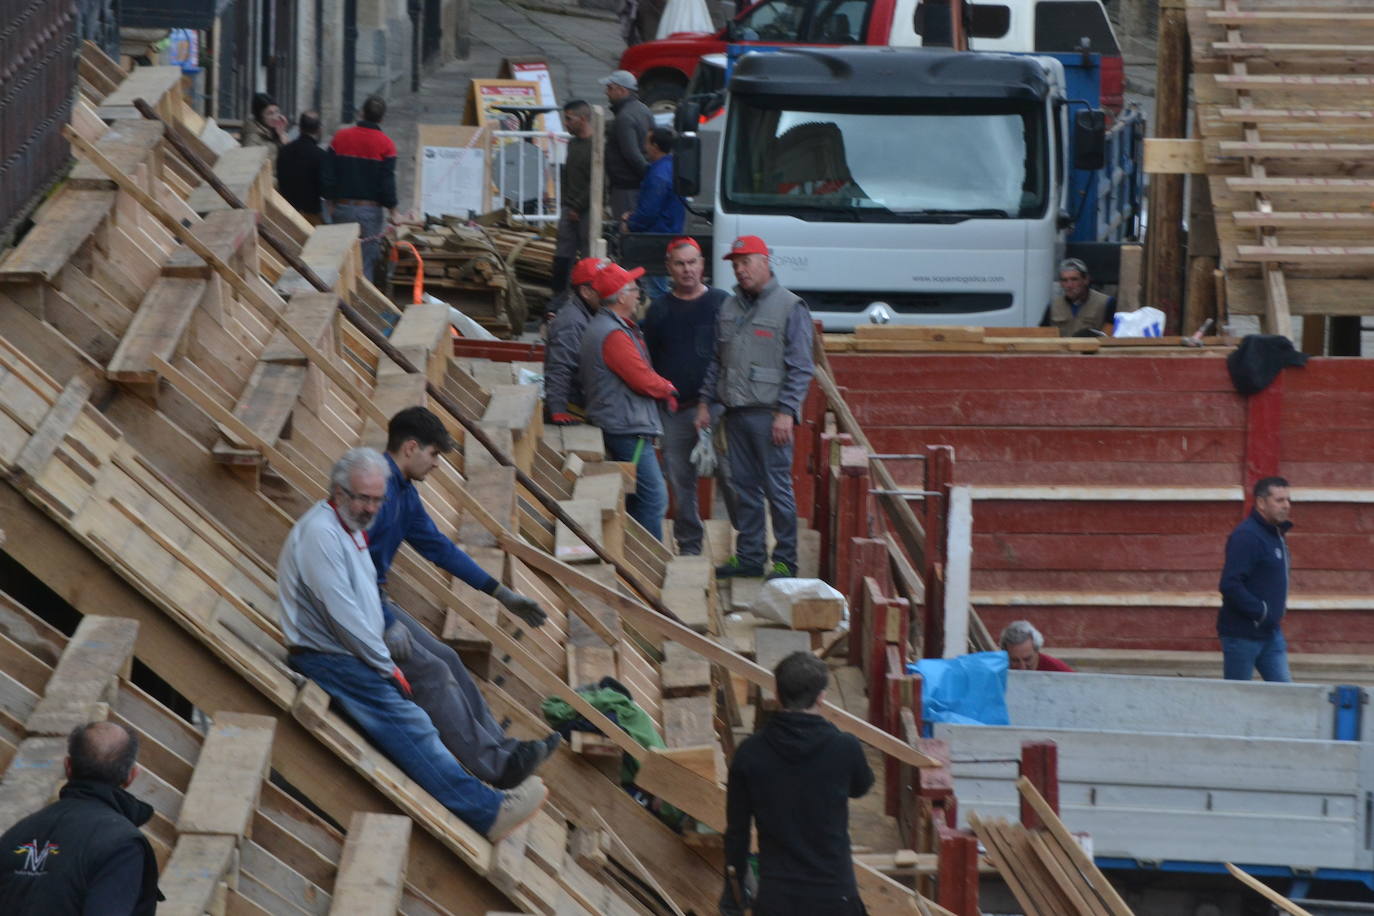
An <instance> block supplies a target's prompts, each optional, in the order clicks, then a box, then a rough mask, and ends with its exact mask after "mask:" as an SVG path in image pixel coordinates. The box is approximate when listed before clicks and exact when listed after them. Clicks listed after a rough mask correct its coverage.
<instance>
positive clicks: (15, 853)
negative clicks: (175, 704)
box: [0, 722, 161, 916]
mask: <svg viewBox="0 0 1374 916" xmlns="http://www.w3.org/2000/svg"><path fill="white" fill-rule="evenodd" d="M137 756H138V738H137V736H135V735H134V734H133V733H132V732H130V731H129V730H128V729H126V728H125V727H124V726H122V725H118V724H116V723H114V722H94V723H91V724H89V725H79V726H77V727H76V728H74V729H72V733H71V736H70V737H69V738H68V739H67V761H66V767H67V784H66V785H65V786H63V787H62V792H61V794H60V796H59V798H58V800H57V801H56V802H54V803H53V804H51V805H48V806H47V807H46V808H43V809H42V810H40V811H37V812H35V813H34V814H30V815H29V816H28V817H26V818H24V819H23V820H21V821H20V822H19V823H17V824H15V825H14V826H13V827H11V828H10V829H9V830H7V831H6V832H5V834H4V835H3V836H0V913H14V914H26V913H42V914H44V916H64V914H73V916H95V914H100V916H144V914H151V913H153V912H154V911H155V910H156V909H157V901H158V900H160V899H161V895H160V894H159V893H158V889H157V859H156V858H155V857H154V855H153V847H152V846H151V845H149V843H148V840H147V839H146V838H144V836H143V834H142V833H140V832H139V830H138V828H139V826H141V825H142V824H145V823H147V821H148V819H149V818H151V817H152V816H153V809H152V806H151V805H148V804H146V803H145V802H142V801H139V800H138V799H137V798H134V797H133V796H132V795H130V794H129V793H128V792H126V791H124V788H125V787H126V786H128V785H129V784H130V783H131V782H133V779H134V776H136V775H137V773H138V767H137V766H135V764H134V760H135V759H136V758H137Z"/></svg>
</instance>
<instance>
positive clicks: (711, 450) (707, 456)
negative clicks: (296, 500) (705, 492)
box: [688, 426, 716, 477]
mask: <svg viewBox="0 0 1374 916" xmlns="http://www.w3.org/2000/svg"><path fill="white" fill-rule="evenodd" d="M688 457H689V460H690V461H691V462H692V467H694V468H696V469H697V476H698V477H714V476H715V473H716V444H715V443H714V442H712V441H711V427H709V426H703V427H702V428H701V429H699V430H697V444H696V445H694V446H692V454H691V455H690V456H688Z"/></svg>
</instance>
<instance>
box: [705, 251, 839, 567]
mask: <svg viewBox="0 0 1374 916" xmlns="http://www.w3.org/2000/svg"><path fill="white" fill-rule="evenodd" d="M725 259H726V260H728V261H730V263H731V265H732V266H733V267H734V269H735V281H736V284H737V285H736V286H735V294H734V295H733V296H731V297H729V298H728V299H726V300H725V301H724V302H723V303H721V306H720V313H719V316H718V317H717V319H716V347H715V353H714V355H713V356H712V357H711V364H710V365H709V366H707V367H706V379H705V381H703V382H702V385H701V400H700V401H699V402H698V404H697V416H696V427H697V429H703V428H705V427H707V426H709V425H710V424H711V405H712V404H722V405H724V407H725V442H726V448H727V449H728V456H727V457H728V458H729V461H730V480H731V482H732V483H733V485H734V488H735V521H736V524H737V525H738V526H739V536H738V537H737V538H736V539H735V555H734V556H732V557H731V558H730V559H729V561H728V562H726V563H725V564H724V565H722V566H718V567H716V575H717V576H718V577H730V576H761V575H763V574H764V572H765V569H764V561H765V560H766V559H767V544H766V543H765V542H764V537H765V532H766V526H765V523H764V514H763V513H764V500H765V499H766V500H767V502H768V508H769V510H770V511H771V513H772V517H773V537H774V540H775V543H774V546H773V559H772V563H771V564H770V565H769V567H768V569H767V570H766V572H767V577H768V578H769V579H778V578H788V577H791V576H795V575H796V574H797V502H796V498H795V497H794V496H793V493H792V438H793V427H794V426H795V425H796V423H797V421H798V420H800V419H801V408H802V401H803V400H804V399H805V398H806V390H807V388H808V387H809V386H810V385H811V376H812V374H813V372H814V367H815V364H814V361H813V356H812V354H811V338H812V328H811V312H810V311H809V310H808V309H807V307H806V303H805V302H803V301H802V299H801V297H800V296H798V295H797V294H795V293H792V292H789V291H788V290H786V289H784V288H783V287H782V286H781V285H780V284H779V283H778V280H777V278H776V277H774V276H773V268H772V266H771V265H770V263H769V254H768V246H767V245H765V244H764V241H763V239H761V238H759V237H758V236H755V235H746V236H742V237H740V238H737V239H735V241H734V243H733V244H732V245H731V246H730V253H729V254H727V255H726V256H725Z"/></svg>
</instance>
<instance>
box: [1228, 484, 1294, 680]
mask: <svg viewBox="0 0 1374 916" xmlns="http://www.w3.org/2000/svg"><path fill="white" fill-rule="evenodd" d="M1292 508H1293V507H1292V503H1291V502H1290V501H1289V497H1288V481H1287V480H1284V479H1283V478H1282V477H1266V478H1264V479H1263V480H1261V481H1260V482H1259V483H1257V484H1255V508H1254V510H1253V511H1251V513H1250V515H1249V516H1247V517H1246V519H1245V521H1243V522H1241V523H1240V524H1239V525H1237V526H1236V528H1235V530H1234V531H1232V532H1231V536H1230V537H1229V538H1227V539H1226V565H1225V566H1224V567H1223V568H1222V570H1221V585H1220V588H1221V610H1220V611H1219V612H1218V613H1217V635H1218V636H1219V637H1221V657H1222V671H1223V674H1222V676H1223V677H1225V678H1226V679H1227V680H1228V681H1248V680H1250V679H1251V678H1252V677H1253V676H1254V672H1255V671H1257V670H1258V671H1259V673H1260V677H1262V678H1264V679H1265V680H1266V681H1283V682H1288V681H1291V680H1292V679H1293V678H1292V677H1291V676H1290V675H1289V673H1288V644H1287V643H1286V642H1284V639H1283V630H1282V628H1281V624H1282V622H1283V612H1284V610H1285V608H1286V607H1287V605H1288V570H1289V567H1290V566H1291V565H1292V564H1291V562H1290V560H1289V556H1288V542H1287V541H1286V540H1285V539H1284V535H1285V534H1286V533H1287V532H1288V529H1289V528H1292V527H1293V523H1292V522H1290V521H1289V520H1288V515H1289V513H1290V512H1291V511H1292Z"/></svg>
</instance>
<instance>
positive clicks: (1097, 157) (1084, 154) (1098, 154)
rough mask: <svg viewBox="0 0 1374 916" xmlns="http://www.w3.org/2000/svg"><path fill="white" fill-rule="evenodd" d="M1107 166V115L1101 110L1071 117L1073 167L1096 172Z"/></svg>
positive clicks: (1079, 113)
mask: <svg viewBox="0 0 1374 916" xmlns="http://www.w3.org/2000/svg"><path fill="white" fill-rule="evenodd" d="M1106 164H1107V115H1106V114H1105V113H1104V112H1102V111H1101V110H1092V111H1080V112H1077V113H1076V114H1074V116H1073V167H1074V168H1075V169H1081V170H1083V171H1086V172H1096V171H1097V170H1098V169H1100V168H1102V167H1103V166H1105V165H1106Z"/></svg>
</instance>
